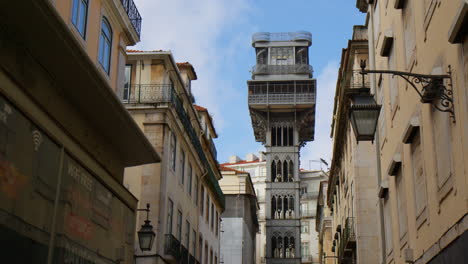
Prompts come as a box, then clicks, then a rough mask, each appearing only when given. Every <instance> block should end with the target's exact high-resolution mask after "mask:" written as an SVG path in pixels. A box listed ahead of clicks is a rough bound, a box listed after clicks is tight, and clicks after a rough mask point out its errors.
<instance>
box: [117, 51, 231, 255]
mask: <svg viewBox="0 0 468 264" xmlns="http://www.w3.org/2000/svg"><path fill="white" fill-rule="evenodd" d="M125 72H126V76H127V78H126V81H125V86H124V89H123V94H122V95H121V98H122V101H123V103H124V105H125V107H126V108H127V110H128V111H129V113H130V115H131V116H132V117H133V118H134V120H135V121H136V123H137V124H138V125H139V126H140V128H141V130H142V131H144V133H145V135H146V136H147V138H148V139H149V141H150V142H151V144H152V145H153V146H154V147H155V149H156V150H157V151H158V153H161V160H162V161H161V163H160V164H157V165H145V166H140V167H134V168H130V169H128V170H126V172H125V184H126V186H127V187H128V188H129V190H130V191H131V192H132V193H133V194H134V195H135V196H136V197H137V198H138V199H139V201H140V204H142V205H144V204H146V203H149V204H150V205H151V208H153V209H151V213H150V220H151V223H153V225H154V228H155V232H156V239H155V243H154V245H153V248H152V249H151V250H150V251H148V252H141V251H140V249H139V248H137V247H135V251H136V260H137V263H204V264H205V263H206V264H213V263H215V264H217V263H219V256H220V244H219V232H220V228H219V225H220V217H221V214H222V212H223V210H224V195H223V193H222V191H221V189H220V187H219V184H218V180H219V179H221V173H220V171H219V168H218V163H217V161H216V149H215V146H214V143H213V138H216V137H217V134H216V131H215V129H214V126H213V123H212V119H211V116H210V115H209V113H208V110H207V109H205V108H203V107H200V106H197V105H195V104H194V97H193V95H192V91H191V81H193V80H196V78H197V76H196V72H195V70H194V68H193V67H192V66H191V65H190V63H175V61H174V58H173V56H172V54H171V53H170V52H165V51H148V52H144V51H136V50H129V51H128V60H127V65H126V69H125ZM145 217H146V214H145V213H140V214H139V218H138V223H139V224H143V221H144V220H145V219H146V218H145Z"/></svg>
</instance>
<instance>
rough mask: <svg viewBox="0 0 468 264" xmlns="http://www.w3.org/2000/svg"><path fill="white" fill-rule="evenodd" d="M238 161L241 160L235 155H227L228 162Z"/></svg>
mask: <svg viewBox="0 0 468 264" xmlns="http://www.w3.org/2000/svg"><path fill="white" fill-rule="evenodd" d="M239 161H241V159H240V158H239V157H238V156H236V155H234V156H230V157H229V163H237V162H239Z"/></svg>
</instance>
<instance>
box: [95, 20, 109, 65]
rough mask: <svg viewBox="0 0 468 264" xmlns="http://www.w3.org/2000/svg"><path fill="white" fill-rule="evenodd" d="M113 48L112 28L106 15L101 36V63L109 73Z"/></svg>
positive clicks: (99, 56)
mask: <svg viewBox="0 0 468 264" xmlns="http://www.w3.org/2000/svg"><path fill="white" fill-rule="evenodd" d="M111 49H112V28H111V26H110V24H109V21H107V19H106V18H105V17H103V18H102V22H101V36H100V37H99V54H98V58H99V63H100V64H101V66H102V68H103V69H104V70H105V71H106V73H107V74H109V72H110V59H111Z"/></svg>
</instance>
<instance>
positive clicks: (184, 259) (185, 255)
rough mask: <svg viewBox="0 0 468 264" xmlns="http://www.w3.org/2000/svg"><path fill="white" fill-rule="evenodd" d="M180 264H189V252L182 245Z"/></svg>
mask: <svg viewBox="0 0 468 264" xmlns="http://www.w3.org/2000/svg"><path fill="white" fill-rule="evenodd" d="M179 263H180V264H188V263H189V252H188V249H187V248H186V247H184V246H183V245H180V262H179Z"/></svg>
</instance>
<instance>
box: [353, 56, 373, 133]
mask: <svg viewBox="0 0 468 264" xmlns="http://www.w3.org/2000/svg"><path fill="white" fill-rule="evenodd" d="M365 68H366V61H365V60H361V69H362V70H363V71H364V69H365ZM361 75H362V86H361V88H357V89H351V90H350V91H349V98H350V99H351V107H350V109H349V119H350V121H351V126H352V127H353V130H354V134H355V136H356V140H357V141H358V142H359V141H372V142H373V141H374V134H375V130H376V128H377V121H378V119H379V113H380V108H381V106H380V105H378V104H377V102H375V100H374V96H372V95H371V94H370V89H369V88H367V87H366V85H365V78H364V77H365V76H364V75H365V73H363V72H362V71H361Z"/></svg>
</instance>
